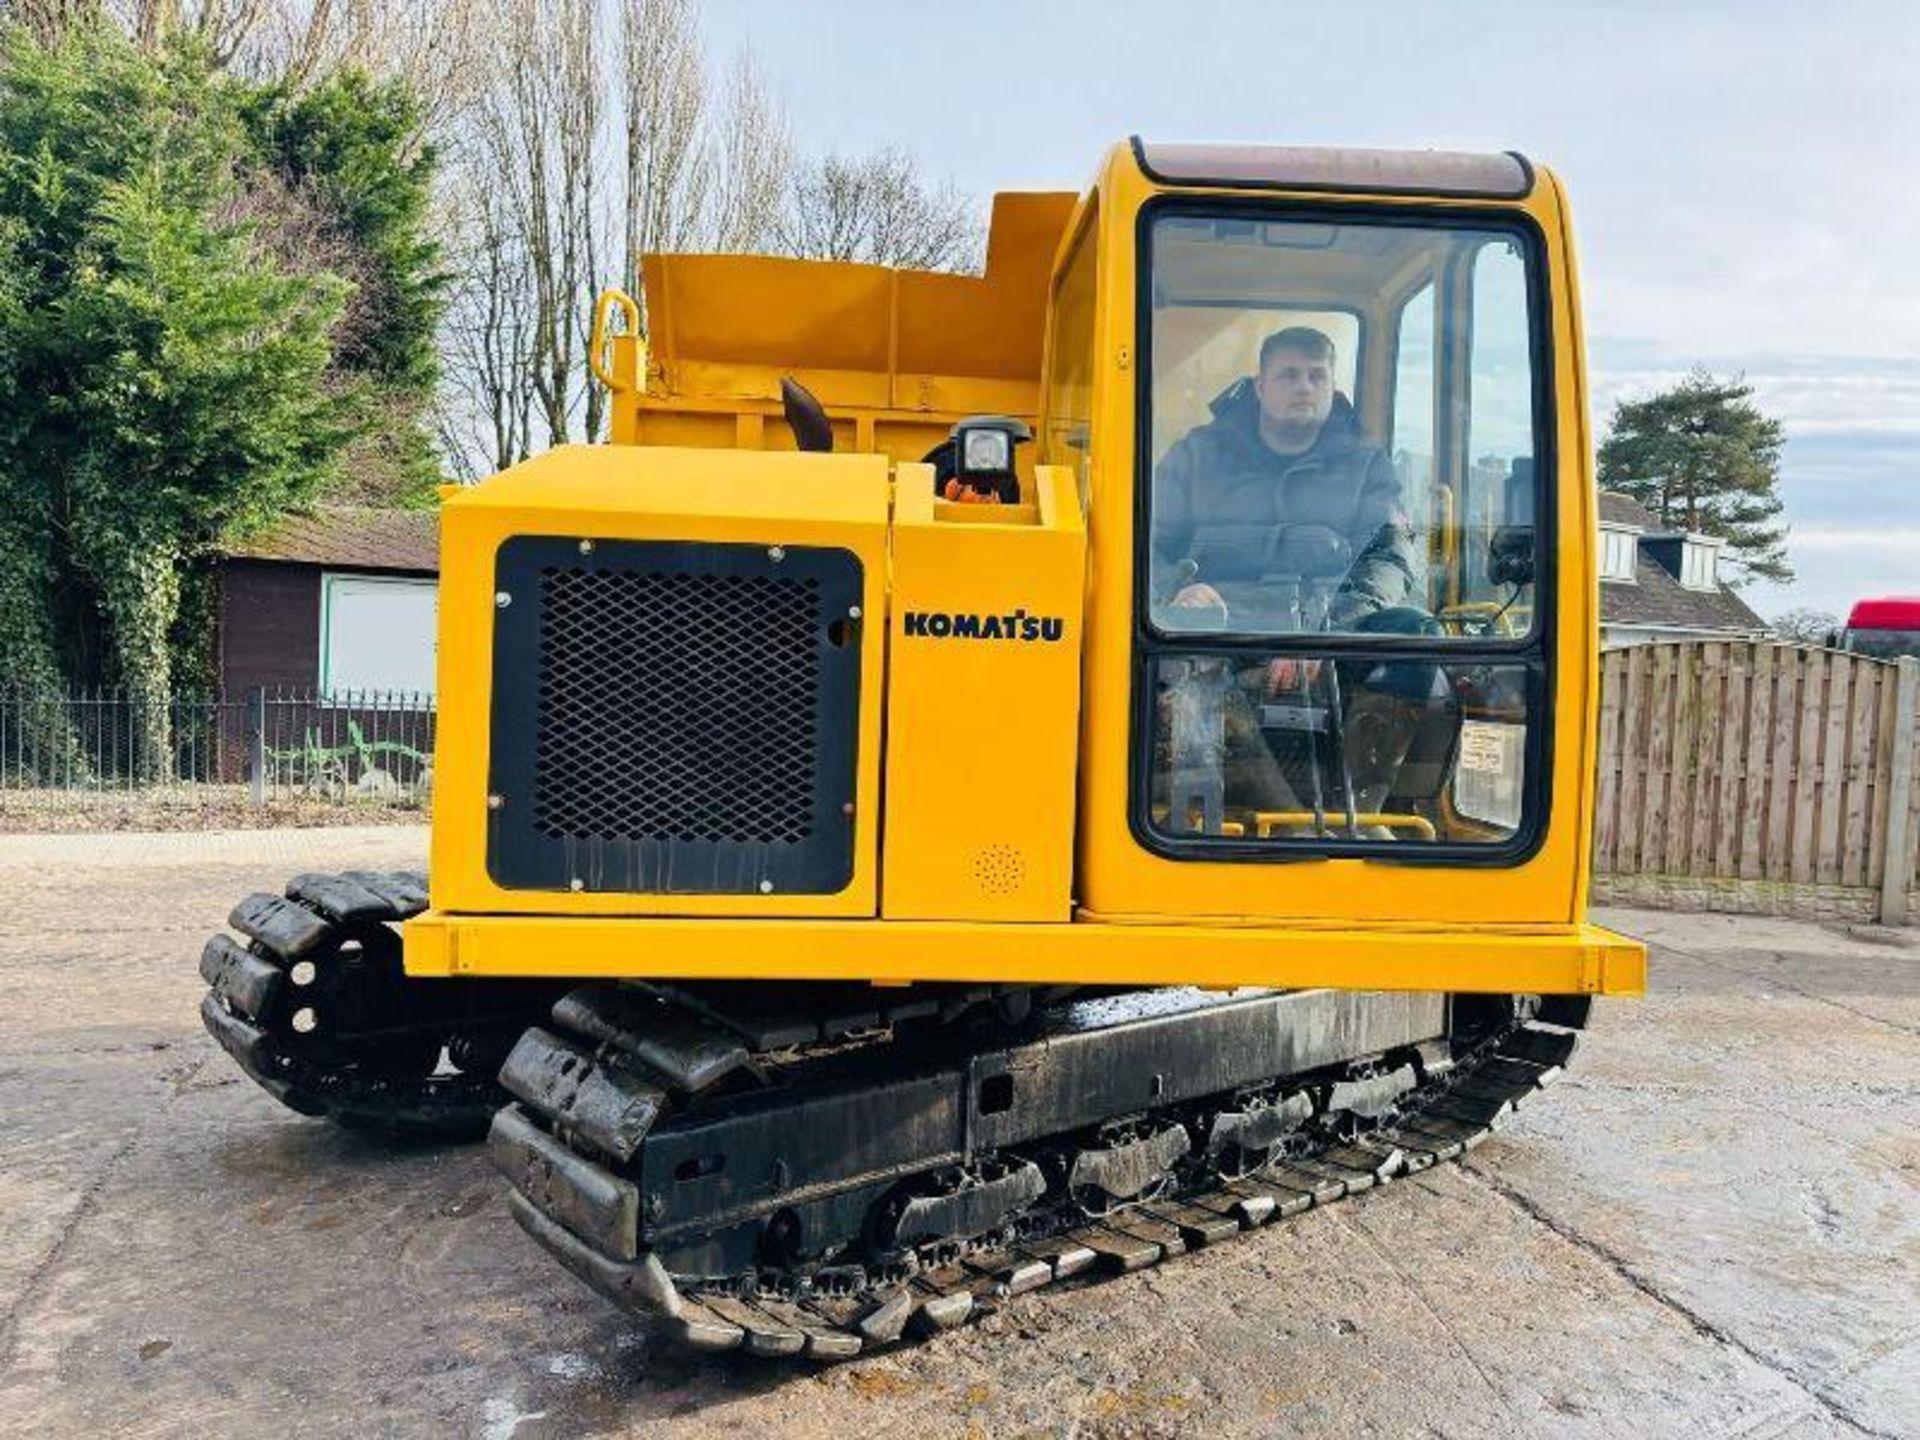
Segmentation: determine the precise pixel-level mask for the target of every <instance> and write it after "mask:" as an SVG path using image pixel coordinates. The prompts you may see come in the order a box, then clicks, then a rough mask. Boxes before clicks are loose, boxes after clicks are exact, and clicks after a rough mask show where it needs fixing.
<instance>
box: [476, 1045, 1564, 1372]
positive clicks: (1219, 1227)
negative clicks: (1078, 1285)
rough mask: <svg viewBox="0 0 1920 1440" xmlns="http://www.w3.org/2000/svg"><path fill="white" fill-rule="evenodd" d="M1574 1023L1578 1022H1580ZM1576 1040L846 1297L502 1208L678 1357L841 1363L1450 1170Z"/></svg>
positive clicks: (1513, 1057) (1520, 1051) (527, 1208)
mask: <svg viewBox="0 0 1920 1440" xmlns="http://www.w3.org/2000/svg"><path fill="white" fill-rule="evenodd" d="M1570 1018H1572V1017H1570ZM1577 1019H1578V1020H1579V1021H1580V1022H1584V1020H1585V1013H1584V1011H1580V1012H1577ZM1577 1038H1578V1037H1577V1036H1576V1035H1575V1034H1574V1033H1573V1032H1572V1031H1571V1030H1569V1029H1567V1028H1564V1027H1562V1026H1556V1025H1547V1024H1542V1023H1538V1022H1525V1023H1520V1024H1516V1025H1515V1026H1514V1027H1512V1028H1511V1029H1508V1030H1507V1031H1505V1032H1503V1033H1501V1034H1499V1035H1497V1036H1495V1037H1490V1038H1489V1039H1487V1040H1486V1041H1484V1042H1483V1043H1481V1044H1480V1045H1479V1046H1477V1047H1476V1048H1475V1050H1474V1051H1473V1052H1471V1053H1470V1054H1469V1055H1467V1056H1465V1057H1463V1058H1458V1059H1456V1063H1455V1064H1454V1065H1453V1067H1452V1068H1451V1069H1449V1070H1447V1071H1446V1072H1444V1073H1443V1074H1442V1075H1440V1076H1438V1077H1437V1078H1435V1079H1434V1080H1432V1081H1430V1082H1429V1083H1427V1084H1426V1085H1425V1086H1423V1087H1421V1088H1419V1089H1416V1090H1414V1091H1411V1092H1409V1093H1408V1094H1407V1095H1405V1096H1403V1097H1402V1098H1401V1102H1400V1104H1399V1105H1398V1106H1397V1107H1396V1109H1395V1111H1394V1113H1393V1115H1392V1116H1391V1117H1390V1118H1389V1119H1388V1120H1386V1121H1384V1122H1382V1123H1379V1124H1377V1125H1375V1126H1374V1127H1373V1128H1372V1129H1370V1130H1368V1131H1366V1132H1365V1133H1363V1134H1361V1135H1359V1136H1358V1138H1354V1139H1348V1140H1330V1141H1327V1142H1326V1143H1324V1144H1323V1145H1322V1146H1321V1147H1320V1148H1318V1149H1317V1150H1315V1151H1313V1152H1312V1153H1309V1154H1304V1155H1291V1156H1288V1157H1286V1158H1285V1159H1282V1160H1279V1161H1276V1162H1275V1163H1274V1164H1272V1165H1270V1166H1268V1167H1266V1168H1265V1169H1263V1170H1261V1171H1259V1172H1257V1173H1256V1174H1254V1175H1253V1176H1250V1177H1248V1178H1244V1179H1237V1180H1231V1181H1222V1182H1217V1183H1211V1184H1208V1185H1207V1186H1205V1187H1204V1188H1202V1189H1200V1190H1199V1191H1198V1192H1196V1193H1188V1194H1182V1195H1178V1196H1175V1197H1172V1198H1166V1199H1155V1200H1148V1201H1144V1202H1140V1203H1137V1204H1134V1205H1132V1206H1130V1207H1129V1208H1127V1209H1125V1210H1123V1211H1121V1212H1119V1213H1118V1214H1115V1215H1111V1216H1107V1217H1103V1218H1102V1219H1099V1220H1095V1221H1088V1222H1086V1223H1083V1224H1079V1225H1076V1226H1073V1227H1071V1228H1069V1229H1067V1230H1065V1231H1064V1232H1062V1233H1059V1234H1056V1235H1052V1236H1049V1237H1047V1238H1045V1239H1042V1240H1035V1241H1020V1242H1015V1243H1012V1244H1009V1245H1006V1246H1005V1247H1003V1248H1001V1249H997V1250H993V1251H984V1252H981V1253H977V1254H967V1255H964V1256H963V1257H962V1258H960V1259H958V1260H957V1261H954V1262H953V1263H949V1264H943V1265H938V1266H934V1267H931V1268H924V1269H920V1270H918V1271H917V1272H915V1273H913V1274H911V1275H910V1276H909V1277H908V1278H907V1279H906V1280H905V1281H904V1282H902V1283H898V1284H892V1285H888V1286H885V1287H880V1288H875V1289H872V1290H869V1291H866V1292H863V1293H861V1294H858V1295H853V1296H827V1295H819V1294H812V1293H806V1291H805V1290H804V1288H801V1289H800V1291H799V1293H797V1294H784V1293H780V1292H781V1291H782V1290H784V1289H787V1288H789V1287H775V1288H774V1289H771V1290H769V1289H762V1290H760V1291H758V1292H755V1291H753V1290H752V1289H751V1287H746V1286H743V1287H742V1291H741V1293H737V1294H722V1293H714V1292H713V1290H712V1289H711V1288H708V1287H710V1286H712V1285H713V1283H714V1282H706V1285H705V1286H703V1287H702V1289H701V1290H700V1291H698V1292H696V1293H691V1294H686V1293H682V1292H681V1291H680V1289H679V1288H678V1287H677V1286H676V1285H675V1284H674V1282H673V1281H672V1279H671V1278H670V1277H669V1276H668V1275H667V1274H666V1272H665V1271H664V1269H663V1268H662V1267H661V1266H660V1265H659V1264H658V1262H657V1261H654V1260H651V1259H650V1257H648V1256H646V1255H644V1254H642V1255H641V1256H640V1257H639V1259H638V1261H637V1262H621V1261H617V1260H614V1259H612V1258H611V1257H609V1256H607V1255H605V1254H602V1253H600V1252H598V1251H596V1250H595V1249H594V1248H593V1247H591V1246H589V1245H588V1244H587V1243H586V1242H585V1241H583V1240H582V1239H581V1238H580V1237H579V1236H577V1235H575V1234H574V1233H573V1232H571V1231H570V1230H568V1229H567V1228H566V1227H565V1226H563V1225H562V1224H560V1223H559V1222H557V1221H556V1220H554V1219H553V1218H551V1217H550V1216H548V1215H546V1214H544V1213H542V1211H541V1210H540V1209H539V1208H538V1207H537V1206H536V1205H535V1204H533V1203H532V1202H531V1201H530V1200H529V1199H528V1198H527V1197H526V1196H525V1195H523V1194H521V1193H519V1192H518V1191H516V1192H515V1193H514V1194H513V1195H512V1197H511V1200H512V1210H513V1214H514V1218H515V1219H516V1220H517V1221H518V1222H519V1223H520V1225H521V1227H522V1228H523V1229H525V1230H526V1231H527V1232H528V1233H529V1234H530V1235H532V1236H533V1238H534V1239H536V1240H537V1241H539V1242H540V1243H541V1244H542V1245H543V1246H544V1247H545V1248H546V1249H548V1250H549V1251H551V1252H552V1253H553V1254H554V1255H555V1256H556V1258H558V1259H559V1260H560V1261H561V1263H562V1264H564V1265H565V1266H566V1267H567V1268H568V1269H569V1270H571V1271H572V1272H573V1273H574V1274H576V1275H577V1276H579V1278H581V1279H582V1280H585V1281H586V1282H587V1283H588V1284H589V1285H591V1286H593V1287H594V1288H595V1289H596V1290H599V1291H600V1292H601V1293H602V1294H604V1295H606V1296H607V1297H608V1298H610V1299H612V1300H613V1301H614V1302H615V1303H617V1304H619V1305H620V1306H621V1307H622V1308H624V1309H627V1310H629V1311H632V1312H634V1313H637V1314H643V1315H652V1316H653V1317H654V1318H656V1319H658V1320H659V1321H660V1322H661V1323H662V1324H663V1326H664V1328H665V1330H666V1332H667V1334H668V1336H669V1337H670V1338H671V1339H673V1340H675V1341H677V1342H679V1343H680V1344H682V1345H685V1346H687V1347H690V1348H692V1349H696V1350H705V1351H725V1350H743V1351H745V1352H748V1353H751V1354H755V1355H766V1356H782V1355H802V1356H806V1357H808V1358H811V1359H815V1360H838V1359H845V1358H847V1357H849V1356H853V1355H857V1354H859V1353H861V1352H862V1351H864V1350H872V1349H874V1348H876V1347H880V1346H885V1345H888V1344H891V1343H894V1342H896V1341H899V1340H901V1339H902V1338H903V1337H907V1336H925V1335H930V1334H934V1333H937V1332H939V1331H943V1330H948V1329H952V1328H954V1327H955V1326H958V1325H962V1324H965V1323H967V1322H969V1321H971V1320H974V1319H978V1318H980V1317H981V1316H983V1315H985V1314H987V1313H990V1312H991V1311H993V1310H995V1309H997V1308H1000V1307H1001V1306H1003V1305H1005V1304H1006V1303H1007V1302H1008V1301H1010V1300H1011V1299H1013V1298H1014V1297H1015V1296H1019V1295H1024V1294H1028V1293H1031V1292H1033V1291H1036V1290H1040V1289H1043V1288H1045V1287H1047V1286H1050V1285H1057V1284H1062V1283H1066V1282H1068V1281H1073V1280H1076V1279H1080V1278H1084V1277H1089V1276H1092V1275H1097V1274H1101V1273H1105V1274H1120V1273H1126V1272H1130V1271H1134V1270H1141V1269H1145V1268H1148V1267H1149V1266H1153V1265H1158V1264H1160V1263H1162V1262H1163V1261H1166V1260H1169V1259H1172V1258H1173V1257H1175V1256H1178V1255H1181V1254H1184V1253H1185V1252H1186V1251H1188V1250H1190V1249H1198V1248H1200V1247H1202V1246H1206V1245H1214V1244H1219V1243H1222V1242H1224V1241H1227V1240H1230V1239H1233V1238H1235V1237H1237V1236H1239V1235H1241V1234H1243V1233H1245V1232H1247V1231H1251V1230H1256V1229H1259V1228H1261V1227H1263V1226H1265V1225H1268V1224H1270V1223H1273V1222H1276V1221H1280V1220H1286V1219H1290V1218H1292V1217H1293V1216H1296V1215H1299V1214H1302V1213H1304V1212H1305V1211H1307V1210H1309V1209H1313V1208H1316V1207H1323V1206H1326V1205H1331V1204H1334V1203H1336V1202H1338V1201H1340V1200H1342V1199H1345V1198H1346V1197H1348V1196H1350V1195H1356V1194H1359V1193H1360V1192H1362V1191H1365V1190H1368V1189H1371V1188H1373V1187H1374V1186H1376V1185H1385V1184H1388V1183H1390V1182H1391V1181H1393V1180H1394V1179H1396V1178H1399V1177H1401V1176H1404V1175H1410V1174H1414V1173H1417V1172H1418V1171H1421V1170H1425V1169H1427V1168H1428V1167H1430V1166H1432V1165H1435V1164H1439V1163H1442V1162H1444V1161H1448V1160H1453V1159H1457V1158H1458V1157H1459V1156H1461V1155H1463V1154H1464V1153H1465V1152H1466V1151H1468V1150H1471V1149H1472V1148H1474V1147H1475V1146H1477V1145H1478V1144H1480V1142H1481V1141H1483V1140H1484V1139H1486V1137H1487V1136H1488V1135H1490V1134H1491V1133H1493V1132H1494V1131H1495V1130H1497V1129H1499V1128H1500V1127H1501V1126H1502V1125H1503V1124H1504V1123H1505V1122H1506V1120H1507V1119H1508V1117H1509V1116H1511V1115H1512V1114H1513V1112H1514V1110H1515V1108H1516V1107H1517V1106H1519V1105H1521V1104H1523V1103H1525V1102H1526V1101H1527V1100H1528V1099H1530V1098H1531V1097H1532V1096H1533V1095H1534V1094H1535V1093H1537V1092H1538V1091H1539V1090H1540V1089H1542V1088H1543V1087H1545V1086H1546V1085H1549V1084H1551V1083H1552V1082H1553V1080H1554V1079H1555V1078H1557V1077H1558V1076H1559V1075H1560V1073H1561V1070H1562V1067H1563V1066H1564V1065H1565V1063H1566V1062H1567V1060H1568V1059H1569V1058H1570V1057H1571V1055H1572V1053H1573V1050H1574V1047H1575V1045H1576V1043H1577ZM1347 1114H1348V1112H1336V1115H1337V1116H1346V1115H1347ZM1318 1118H1319V1119H1321V1120H1322V1121H1324V1120H1326V1119H1329V1118H1334V1117H1328V1116H1322V1117H1318Z"/></svg>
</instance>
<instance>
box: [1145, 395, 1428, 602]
mask: <svg viewBox="0 0 1920 1440" xmlns="http://www.w3.org/2000/svg"><path fill="white" fill-rule="evenodd" d="M1211 408H1212V410H1213V419H1212V420H1210V421H1208V422H1207V423H1206V424H1204V425H1199V426H1196V427H1195V428H1194V429H1192V430H1190V431H1188V432H1187V433H1186V434H1185V435H1183V436H1182V437H1181V438H1180V439H1179V440H1178V441H1177V442H1176V443H1175V444H1174V446H1173V448H1172V449H1171V450H1169V451H1168V452H1167V453H1166V456H1165V458H1164V459H1162V460H1161V462H1160V464H1159V467H1158V468H1157V469H1156V470H1155V472H1154V477H1153V591H1154V598H1155V599H1156V600H1157V601H1165V600H1167V599H1170V598H1171V594H1172V591H1174V590H1176V589H1178V588H1179V587H1180V586H1181V585H1182V584H1190V583H1196V582H1199V583H1209V584H1217V583H1221V582H1237V581H1255V580H1259V579H1260V578H1262V577H1263V576H1264V575H1267V574H1271V573H1276V572H1280V571H1288V572H1293V573H1299V574H1304V575H1309V576H1313V575H1320V576H1329V577H1330V576H1335V575H1338V576H1342V577H1343V578H1341V580H1340V582H1339V589H1338V592H1337V595H1336V598H1335V600H1334V603H1333V606H1332V623H1333V624H1334V625H1335V626H1336V627H1340V628H1345V627H1348V626H1351V625H1352V624H1354V623H1355V622H1356V621H1358V620H1359V619H1361V618H1362V617H1364V616H1366V615H1369V614H1372V613H1373V612H1374V611H1376V610H1381V609H1384V608H1386V607H1388V606H1395V605H1419V604H1421V603H1422V601H1423V599H1424V596H1423V594H1422V591H1421V580H1422V573H1423V566H1422V565H1421V563H1420V552H1419V547H1418V545H1417V544H1416V543H1415V540H1414V535H1413V529H1412V526H1411V525H1410V524H1409V522H1408V519H1407V512H1406V508H1405V503H1404V500H1403V497H1402V494H1401V486H1400V477H1399V475H1398V474H1397V473H1396V472H1395V470H1394V467H1393V462H1392V460H1390V459H1389V458H1388V457H1387V454H1386V452H1385V451H1383V450H1381V449H1380V448H1379V447H1378V446H1375V445H1368V444H1366V443H1364V442H1363V441H1362V440H1361V439H1360V425H1359V417H1358V416H1356V415H1355V414H1354V410H1353V406H1352V404H1351V403H1349V401H1348V400H1347V397H1346V396H1344V395H1336V396H1335V397H1334V402H1333V410H1332V412H1331V413H1330V414H1329V415H1328V416H1327V420H1326V423H1325V424H1324V425H1322V426H1321V427H1320V434H1319V436H1318V437H1317V438H1316V439H1315V440H1314V443H1313V446H1312V448H1310V449H1308V450H1306V451H1304V452H1303V453H1301V454H1299V455H1279V454H1275V453H1274V452H1273V451H1272V450H1270V449H1268V448H1267V446H1266V444H1265V442H1264V441H1262V440H1261V438H1260V428H1259V401H1258V399H1257V398H1256V397H1255V395H1254V393H1253V382H1252V381H1251V380H1245V379H1243V380H1238V381H1235V382H1234V384H1232V385H1230V386H1229V387H1228V388H1227V389H1226V390H1224V391H1222V392H1221V394H1220V395H1219V397H1218V398H1217V399H1215V400H1214V402H1213V405H1212V407H1211ZM1327 532H1331V535H1329V534H1328V533H1327ZM1334 537H1337V539H1336V538H1334ZM1183 561H1191V562H1192V563H1191V565H1183V564H1182V562H1183Z"/></svg>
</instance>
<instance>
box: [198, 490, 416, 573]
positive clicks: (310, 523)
mask: <svg viewBox="0 0 1920 1440" xmlns="http://www.w3.org/2000/svg"><path fill="white" fill-rule="evenodd" d="M226 553H227V555H228V556H230V557H232V558H234V559H238V560H280V561H285V562H288V563H290V564H296V565H331V566H337V567H340V568H342V569H353V570H413V571H426V572H428V573H430V574H437V573H438V572H439V569H440V517H439V515H438V514H437V513H436V512H434V511H432V510H377V509H373V508H371V507H367V506H347V505H340V506H329V507H326V508H323V509H320V510H316V511H315V512H313V513H312V514H310V515H288V516H286V517H284V518H283V519H281V520H279V521H277V522H275V523H274V525H273V526H272V527H271V528H269V529H267V530H264V531H262V532H261V533H260V534H258V535H254V536H252V537H250V538H248V539H246V540H239V541H235V542H234V543H233V544H231V545H229V546H227V547H226Z"/></svg>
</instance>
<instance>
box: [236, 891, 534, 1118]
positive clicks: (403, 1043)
mask: <svg viewBox="0 0 1920 1440" xmlns="http://www.w3.org/2000/svg"><path fill="white" fill-rule="evenodd" d="M426 904H427V886H426V877H425V876H423V875H419V874H415V873H412V872H405V871H401V872H393V873H375V872H370V871H348V872H347V873H345V874H340V875H318V874H308V875H298V876H295V877H294V879H293V880H292V881H290V882H289V883H288V885H287V887H286V891H285V893H284V894H281V895H267V894H258V895H250V896H248V897H247V898H246V899H244V900H242V901H241V902H240V903H239V904H238V905H236V906H235V907H234V909H233V913H232V914H231V915H230V916H229V917H228V924H230V925H231V926H232V927H233V929H234V930H236V931H238V932H239V934H240V936H241V937H244V938H243V939H240V940H236V939H235V938H234V937H233V936H232V935H229V934H227V933H224V932H223V933H220V934H217V935H214V936H212V937H211V938H210V939H209V940H208V941H207V943H206V946H205V948H204V949H203V950H202V951H201V955H200V974H201V977H202V978H203V979H205V980H206V982H207V985H208V990H207V994H206V996H205V997H204V998H203V999H202V1001H201V1005H200V1017H201V1019H202V1021H203V1022H204V1023H205V1024H206V1027H207V1030H208V1031H209V1032H210V1033H211V1034H212V1036H213V1038H214V1039H215V1040H216V1041H218V1042H219V1044H220V1047H221V1048H222V1049H223V1050H225V1051H226V1052H227V1053H228V1054H229V1055H230V1056H232V1057H233V1059H234V1061H235V1062H236V1063H237V1064H238V1065H239V1066H240V1068H241V1069H242V1070H244V1071H245V1072H246V1073H247V1075H248V1076H249V1077H250V1078H251V1079H252V1080H253V1081H254V1082H255V1083H256V1084H258V1085H259V1086H260V1087H261V1088H262V1089H263V1090H265V1091H266V1092H267V1093H268V1094H270V1095H272V1096H273V1097H274V1098H275V1099H276V1100H278V1101H280V1103H281V1104H283V1105H285V1106H287V1107H288V1108H289V1109H291V1110H294V1111H297V1112H298V1113H299V1114H302V1115H308V1116H313V1117H316V1118H327V1119H331V1120H334V1121H336V1122H338V1123H340V1124H342V1125H346V1126H350V1127H358V1128H376V1129H385V1130H390V1131H395V1132H403V1133H410V1134H424V1135H436V1136H448V1137H468V1138H470V1137H475V1136H478V1135H481V1134H484V1133H485V1132H486V1128H487V1124H488V1122H489V1121H490V1120H491V1118H492V1116H493V1113H494V1112H495V1111H496V1110H497V1109H498V1108H499V1107H500V1105H501V1104H502V1103H504V1101H505V1099H506V1097H505V1096H504V1095H503V1094H502V1092H501V1090H500V1088H499V1086H498V1084H497V1083H496V1082H495V1080H494V1072H495V1070H496V1069H497V1068H498V1064H499V1060H500V1056H501V1055H502V1054H503V1053H504V1051H505V1048H506V1045H507V1044H509V1043H511V1041H512V1039H513V1037H514V1036H515V1035H517V1034H518V1033H519V1031H520V1030H521V1029H522V1028H524V1026H525V1025H526V1024H527V1023H529V1022H530V1021H531V1020H532V1019H533V1018H535V1016H536V1015H538V1014H539V1013H541V1012H542V1011H543V1010H544V1009H545V1008H546V1006H547V1005H548V1004H550V1003H551V991H549V990H538V989H535V990H530V989H528V988H527V987H524V986H517V985H512V984H509V985H506V986H503V987H499V988H496V989H493V990H490V991H488V992H487V993H486V994H485V995H484V996H478V995H473V994H469V993H460V994H455V993H453V989H452V987H450V986H447V985H446V984H445V982H431V981H413V980H409V979H407V977H406V975H405V973H404V971H403V970H402V968H401V964H400V935H399V932H398V930H396V929H395V928H393V927H395V926H396V925H398V924H399V923H400V922H401V921H404V920H407V919H409V918H411V917H412V916H414V915H417V914H419V913H420V911H422V910H423V909H425V908H426ZM436 984H437V986H438V988H437V989H435V988H432V987H434V986H435V985H436ZM476 1002H477V1003H476ZM450 1044H451V1046H452V1047H453V1048H452V1049H451V1050H449V1048H448V1047H449V1045H450ZM446 1054H452V1056H453V1058H454V1059H455V1061H456V1065H457V1066H458V1068H448V1067H447V1066H446V1065H443V1064H442V1057H443V1055H446Z"/></svg>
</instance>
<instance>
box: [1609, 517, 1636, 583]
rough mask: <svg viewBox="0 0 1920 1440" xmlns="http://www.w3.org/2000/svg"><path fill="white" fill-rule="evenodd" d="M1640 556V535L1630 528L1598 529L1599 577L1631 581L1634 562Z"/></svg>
mask: <svg viewBox="0 0 1920 1440" xmlns="http://www.w3.org/2000/svg"><path fill="white" fill-rule="evenodd" d="M1639 558H1640V537H1639V536H1638V535H1637V534H1635V533H1634V532H1633V531H1631V530H1614V529H1610V528H1608V527H1606V526H1602V527H1601V530H1600V578H1601V579H1602V580H1621V581H1625V582H1627V583H1629V584H1631V583H1632V582H1633V569H1634V563H1635V562H1636V561H1637V560H1638V559H1639Z"/></svg>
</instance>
